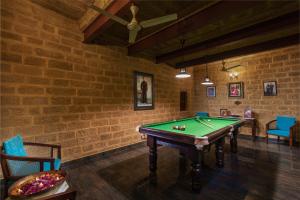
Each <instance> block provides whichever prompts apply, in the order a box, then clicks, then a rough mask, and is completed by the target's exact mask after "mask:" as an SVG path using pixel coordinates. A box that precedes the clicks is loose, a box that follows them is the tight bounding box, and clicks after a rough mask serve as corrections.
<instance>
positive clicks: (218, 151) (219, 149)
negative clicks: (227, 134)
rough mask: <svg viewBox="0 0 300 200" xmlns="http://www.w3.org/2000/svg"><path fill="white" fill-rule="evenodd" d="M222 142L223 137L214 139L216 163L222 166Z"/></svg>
mask: <svg viewBox="0 0 300 200" xmlns="http://www.w3.org/2000/svg"><path fill="white" fill-rule="evenodd" d="M224 144H225V138H224V137H222V138H220V139H219V140H217V141H216V165H217V166H218V167H224Z"/></svg>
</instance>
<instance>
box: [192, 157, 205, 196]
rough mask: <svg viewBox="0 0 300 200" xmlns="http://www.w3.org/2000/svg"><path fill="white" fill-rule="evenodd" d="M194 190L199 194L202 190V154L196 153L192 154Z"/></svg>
mask: <svg viewBox="0 0 300 200" xmlns="http://www.w3.org/2000/svg"><path fill="white" fill-rule="evenodd" d="M191 161H192V190H193V191H194V192H199V191H200V189H201V182H200V180H201V177H200V175H201V168H202V166H201V163H202V152H199V151H195V152H193V153H192V157H191Z"/></svg>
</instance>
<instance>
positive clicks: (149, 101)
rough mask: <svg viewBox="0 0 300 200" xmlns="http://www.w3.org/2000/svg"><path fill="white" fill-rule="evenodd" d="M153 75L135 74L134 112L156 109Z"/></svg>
mask: <svg viewBox="0 0 300 200" xmlns="http://www.w3.org/2000/svg"><path fill="white" fill-rule="evenodd" d="M153 81H154V78H153V75H152V74H147V73H143V72H137V71H135V72H134V87H133V88H134V92H133V94H134V110H151V109H154V94H153Z"/></svg>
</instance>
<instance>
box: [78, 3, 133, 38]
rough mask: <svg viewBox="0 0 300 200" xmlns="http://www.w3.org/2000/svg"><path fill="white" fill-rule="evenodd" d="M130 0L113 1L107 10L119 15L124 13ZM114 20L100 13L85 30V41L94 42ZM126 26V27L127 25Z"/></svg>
mask: <svg viewBox="0 0 300 200" xmlns="http://www.w3.org/2000/svg"><path fill="white" fill-rule="evenodd" d="M130 2H131V1H130V0H115V1H112V2H111V4H110V5H109V6H108V7H107V9H106V11H107V12H109V13H111V14H113V15H118V14H119V13H122V12H123V11H124V10H127V9H128V10H129V6H130ZM111 23H112V21H111V20H110V19H109V18H108V17H106V16H104V15H99V16H98V17H97V18H96V19H95V20H94V21H93V22H92V23H91V24H90V25H89V26H88V27H87V28H86V29H85V30H84V31H83V34H84V42H85V43H90V42H92V41H93V40H94V39H95V38H96V37H97V36H98V35H99V34H100V33H101V32H102V31H103V30H104V29H106V28H107V27H108V26H110V25H111ZM125 28H126V27H125Z"/></svg>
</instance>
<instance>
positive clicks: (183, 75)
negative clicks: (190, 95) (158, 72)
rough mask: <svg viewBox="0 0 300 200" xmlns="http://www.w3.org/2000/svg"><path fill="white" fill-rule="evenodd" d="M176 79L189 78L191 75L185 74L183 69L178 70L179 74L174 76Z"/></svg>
mask: <svg viewBox="0 0 300 200" xmlns="http://www.w3.org/2000/svg"><path fill="white" fill-rule="evenodd" d="M175 77H176V78H189V77H191V75H190V74H189V73H187V72H186V69H185V68H180V72H179V73H178V74H176V76H175Z"/></svg>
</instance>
